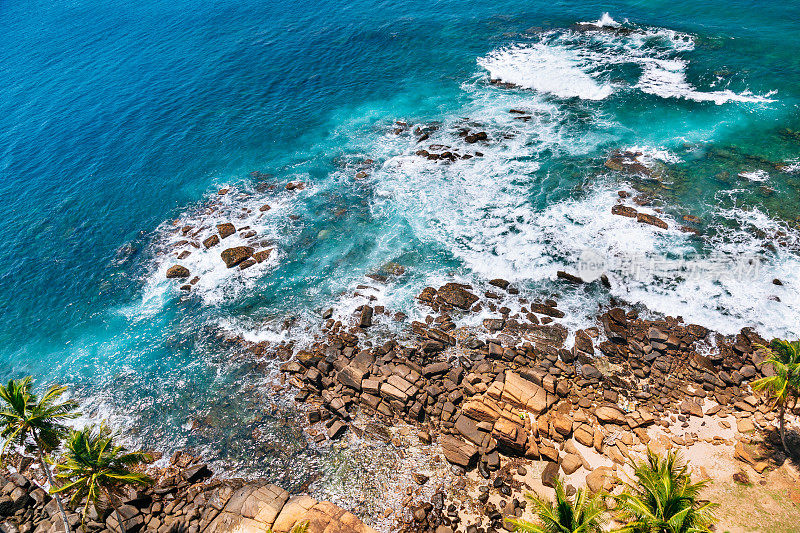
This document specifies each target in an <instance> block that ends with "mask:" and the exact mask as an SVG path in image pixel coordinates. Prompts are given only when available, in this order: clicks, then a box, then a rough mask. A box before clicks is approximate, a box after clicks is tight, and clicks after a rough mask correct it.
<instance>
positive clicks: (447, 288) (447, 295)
mask: <svg viewBox="0 0 800 533" xmlns="http://www.w3.org/2000/svg"><path fill="white" fill-rule="evenodd" d="M436 296H437V299H438V300H441V301H443V302H444V303H446V304H448V305H452V306H453V307H458V308H459V309H464V310H467V309H469V308H470V307H472V304H474V303H475V302H477V301H478V297H477V296H475V295H474V294H472V293H471V292H469V291H468V290H467V287H466V286H465V285H461V284H458V283H447V284H445V285H443V286H442V287H440V288H439V290H438V291H436Z"/></svg>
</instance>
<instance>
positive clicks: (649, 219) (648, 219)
mask: <svg viewBox="0 0 800 533" xmlns="http://www.w3.org/2000/svg"><path fill="white" fill-rule="evenodd" d="M636 220H637V221H639V222H641V223H642V224H650V225H651V226H655V227H657V228H661V229H667V227H668V226H667V223H666V222H664V221H663V220H661V219H660V218H658V217H656V216H653V215H647V214H645V213H639V214H638V215H637V216H636Z"/></svg>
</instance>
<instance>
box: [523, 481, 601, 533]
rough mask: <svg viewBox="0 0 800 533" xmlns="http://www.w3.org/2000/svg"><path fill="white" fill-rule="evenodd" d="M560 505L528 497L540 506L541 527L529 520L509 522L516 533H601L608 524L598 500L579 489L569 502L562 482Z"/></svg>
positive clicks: (558, 500)
mask: <svg viewBox="0 0 800 533" xmlns="http://www.w3.org/2000/svg"><path fill="white" fill-rule="evenodd" d="M555 489H556V501H555V502H550V501H548V500H544V499H542V498H539V497H538V496H533V495H531V494H526V495H525V496H526V497H527V498H528V499H529V500H531V502H533V504H534V505H535V506H536V512H537V515H538V518H539V522H541V525H537V524H532V523H530V522H527V521H525V520H517V519H511V520H508V522H510V523H511V524H513V525H514V531H527V532H529V533H601V532H602V531H603V523H604V520H603V518H602V514H603V508H602V506H601V505H600V502H599V500H598V499H597V498H596V497H590V496H589V493H588V491H587V490H583V489H578V492H577V493H576V494H575V497H574V498H568V497H567V495H566V493H565V492H564V485H562V483H561V480H560V479H559V480H556V487H555Z"/></svg>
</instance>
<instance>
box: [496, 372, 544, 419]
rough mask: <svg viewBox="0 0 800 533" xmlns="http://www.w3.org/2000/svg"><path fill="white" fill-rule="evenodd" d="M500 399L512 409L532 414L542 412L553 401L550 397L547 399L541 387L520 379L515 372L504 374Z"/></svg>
mask: <svg viewBox="0 0 800 533" xmlns="http://www.w3.org/2000/svg"><path fill="white" fill-rule="evenodd" d="M501 398H502V400H503V401H504V402H508V403H510V404H511V405H513V406H514V407H518V408H520V409H525V410H528V411H530V412H532V413H534V414H539V413H542V412H544V411H545V410H546V409H547V408H548V407H549V405H550V404H551V403H552V402H554V401H555V398H554V397H552V396H551V397H550V398H548V394H547V391H545V390H544V389H543V388H542V387H540V386H539V385H537V384H535V383H533V382H532V381H528V380H527V379H524V378H522V377H520V376H519V374H516V373H515V372H506V381H505V384H504V386H503V393H502V396H501Z"/></svg>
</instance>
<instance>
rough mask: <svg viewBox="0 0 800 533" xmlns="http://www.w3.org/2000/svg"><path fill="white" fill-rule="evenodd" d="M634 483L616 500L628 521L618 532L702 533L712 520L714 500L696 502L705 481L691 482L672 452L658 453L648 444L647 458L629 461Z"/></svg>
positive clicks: (684, 467) (687, 473)
mask: <svg viewBox="0 0 800 533" xmlns="http://www.w3.org/2000/svg"><path fill="white" fill-rule="evenodd" d="M631 466H632V467H633V470H634V477H635V478H636V482H635V483H626V485H627V490H626V491H625V492H624V493H622V494H621V495H620V496H619V497H618V499H617V501H618V503H619V508H620V510H621V518H622V519H623V520H625V521H627V522H628V524H627V525H625V526H624V527H622V528H620V529H619V530H617V531H619V532H621V533H703V532H708V531H709V529H708V527H709V526H710V525H711V524H713V523H714V515H713V510H714V508H715V507H716V504H713V503H700V502H699V501H698V499H697V498H698V496H699V494H700V491H701V490H702V489H703V488H704V487H705V486H706V482H705V481H700V482H698V483H692V482H691V481H690V479H689V469H688V467H687V466H686V464H684V463H683V461H682V459H681V457H680V455H679V454H678V453H676V452H668V453H667V456H666V457H665V458H661V457H659V456H658V455H657V454H656V453H654V452H653V451H652V450H650V449H649V448H648V449H647V460H646V461H642V462H639V463H632V464H631Z"/></svg>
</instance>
